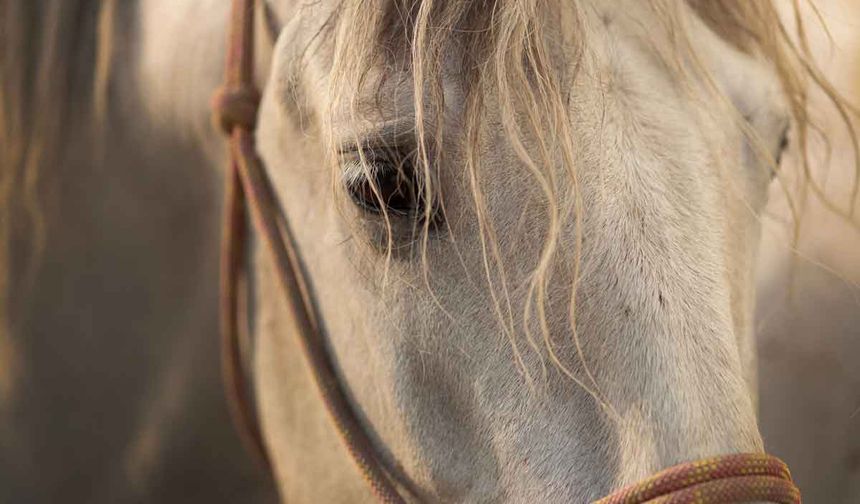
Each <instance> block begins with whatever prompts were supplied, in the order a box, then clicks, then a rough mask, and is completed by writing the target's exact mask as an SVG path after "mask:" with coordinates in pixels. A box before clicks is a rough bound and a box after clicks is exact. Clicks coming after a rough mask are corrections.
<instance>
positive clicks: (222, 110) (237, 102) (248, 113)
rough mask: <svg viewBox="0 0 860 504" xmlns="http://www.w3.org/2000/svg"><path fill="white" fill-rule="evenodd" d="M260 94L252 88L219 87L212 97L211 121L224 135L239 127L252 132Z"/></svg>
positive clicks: (255, 122) (255, 123)
mask: <svg viewBox="0 0 860 504" xmlns="http://www.w3.org/2000/svg"><path fill="white" fill-rule="evenodd" d="M259 105H260V93H259V92H258V91H257V90H256V89H255V88H254V87H253V86H240V87H237V88H233V87H230V88H228V87H221V88H219V89H218V90H217V91H215V94H214V95H213V96H212V120H213V122H214V123H215V124H216V125H217V126H218V127H219V128H221V130H222V131H224V133H226V134H228V135H229V134H231V133H232V132H233V128H235V127H237V126H238V127H240V128H244V129H245V130H246V131H254V128H255V127H256V126H257V110H258V108H259Z"/></svg>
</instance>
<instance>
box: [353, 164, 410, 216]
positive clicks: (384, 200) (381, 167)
mask: <svg viewBox="0 0 860 504" xmlns="http://www.w3.org/2000/svg"><path fill="white" fill-rule="evenodd" d="M363 155H364V158H365V161H366V163H367V164H369V165H370V166H369V169H368V170H367V171H368V173H369V176H361V177H358V178H357V179H356V180H353V181H350V182H348V183H347V190H348V191H349V195H350V197H351V198H352V201H353V202H354V203H355V204H356V205H358V206H359V207H360V208H362V209H363V210H365V211H367V212H371V213H375V214H382V213H383V210H384V213H387V214H393V215H401V216H406V215H414V216H418V217H419V218H420V217H421V216H423V214H424V197H423V191H422V189H421V188H420V187H419V186H418V181H417V177H416V174H415V166H414V164H413V162H412V157H411V156H410V155H404V154H402V153H399V152H392V151H383V152H380V151H373V150H367V151H365V152H364V153H363Z"/></svg>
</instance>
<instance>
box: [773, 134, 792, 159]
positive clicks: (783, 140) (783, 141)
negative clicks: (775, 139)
mask: <svg viewBox="0 0 860 504" xmlns="http://www.w3.org/2000/svg"><path fill="white" fill-rule="evenodd" d="M788 133H789V128H785V130H784V131H783V132H782V137H780V139H779V147H778V150H777V153H776V165H777V166H779V165H780V164H781V163H782V155H783V154H785V151H786V150H788Z"/></svg>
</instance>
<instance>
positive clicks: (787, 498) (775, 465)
mask: <svg viewBox="0 0 860 504" xmlns="http://www.w3.org/2000/svg"><path fill="white" fill-rule="evenodd" d="M254 11H255V1H254V0H233V3H232V11H231V21H230V35H229V41H228V54H227V65H226V78H225V83H224V85H223V86H222V87H221V88H220V89H219V90H218V91H217V92H216V93H215V95H214V96H213V99H212V110H213V119H214V121H215V123H216V124H217V125H218V126H219V127H220V128H221V129H222V130H223V131H224V133H225V134H226V135H227V136H228V137H229V141H230V166H229V170H228V172H227V174H226V177H225V180H226V187H225V211H224V231H223V235H222V241H221V296H220V299H221V301H220V302H221V319H222V320H221V323H222V339H221V350H222V352H221V356H222V369H223V374H224V382H225V388H226V390H227V395H228V399H229V403H230V406H231V412H232V414H233V417H234V421H235V422H236V423H237V424H238V426H239V427H240V431H241V432H242V433H243V435H244V437H245V441H246V442H247V444H248V445H249V446H250V448H251V449H252V451H253V452H254V453H256V454H257V457H258V458H259V460H260V461H261V462H262V463H263V464H264V465H265V466H266V467H267V469H268V471H269V473H270V474H271V475H272V476H273V477H274V475H275V473H274V468H273V466H272V463H271V460H270V459H269V456H268V452H267V450H266V446H265V443H264V441H263V437H262V434H261V432H260V429H259V424H258V423H257V420H256V415H255V413H254V406H253V404H252V401H251V399H250V390H249V388H248V385H247V383H246V379H245V374H244V372H243V369H242V357H241V348H240V347H241V344H240V331H239V319H240V317H239V309H240V303H239V291H240V289H239V285H240V283H241V280H242V278H243V277H244V276H245V273H246V272H245V271H244V268H245V265H246V261H245V249H246V240H247V230H246V229H245V221H246V212H248V210H250V214H251V220H252V222H253V225H254V228H255V230H256V232H257V233H258V234H259V235H260V236H262V238H263V242H264V243H265V244H266V247H267V249H268V250H269V253H270V254H271V256H272V258H273V261H274V265H275V269H276V272H277V277H278V282H279V284H280V286H281V290H282V292H283V295H284V297H285V298H286V300H287V302H288V305H289V307H290V309H291V310H292V312H293V315H294V318H295V320H296V326H297V330H298V335H297V336H298V340H299V342H300V347H301V349H302V353H303V354H304V357H305V359H306V360H307V362H308V366H309V369H310V371H311V374H312V376H313V379H314V383H315V385H316V387H317V389H318V391H319V393H320V396H321V397H322V399H323V403H324V404H325V407H326V410H327V412H328V414H329V417H330V418H331V420H332V423H333V424H334V426H335V428H336V430H337V432H338V434H339V437H340V439H341V441H342V442H343V444H344V446H345V447H346V448H347V451H348V452H349V454H350V457H351V458H352V459H353V461H354V462H355V464H356V466H357V467H358V469H359V471H360V472H361V474H362V476H363V477H364V479H365V480H366V481H367V482H368V484H369V486H370V488H371V490H372V491H373V494H374V495H375V496H376V497H377V498H378V500H379V501H380V502H383V503H391V504H398V503H403V502H406V499H405V498H404V497H403V496H401V493H400V491H399V490H398V488H401V487H399V486H398V485H397V484H396V483H395V481H394V479H393V478H392V477H391V475H390V474H389V472H387V471H386V469H385V467H384V466H383V464H382V458H381V457H380V456H379V454H378V453H377V451H376V449H375V447H374V445H373V443H372V442H371V439H370V436H369V435H368V433H367V432H366V431H365V429H364V428H363V426H362V425H361V423H360V422H359V421H358V419H357V417H356V415H355V412H354V411H353V409H352V406H351V405H350V403H349V401H348V400H347V396H346V394H345V392H344V389H343V387H342V385H341V382H340V380H339V378H338V376H337V374H336V372H335V370H334V366H333V365H332V363H331V360H330V359H329V357H328V354H327V352H326V349H325V340H324V335H323V333H322V331H321V329H320V325H319V322H318V319H317V314H316V309H315V305H314V302H313V298H312V296H311V294H310V291H309V290H308V288H307V285H308V284H307V281H306V280H305V277H304V275H303V269H302V265H301V259H300V256H299V254H298V250H297V248H296V246H295V242H294V239H293V234H292V232H291V230H290V227H289V224H288V223H287V221H286V218H285V217H284V216H282V214H281V213H280V207H279V205H278V202H277V198H276V196H275V191H274V190H273V188H272V186H271V182H270V181H269V178H268V176H267V175H266V170H265V167H264V166H263V162H262V160H261V159H260V157H259V156H258V154H257V151H256V146H255V142H254V133H255V129H256V122H257V112H258V108H259V102H260V93H259V92H258V91H257V89H256V87H255V86H254V75H253V61H254V57H253V56H254V54H253V52H254V36H253V29H254ZM409 500H410V501H416V499H414V498H410V499H409ZM750 502H774V503H777V504H800V491H799V490H798V489H797V487H796V486H794V483H793V482H792V480H791V475H790V473H789V471H788V467H787V466H786V465H785V463H783V462H782V461H781V460H779V459H778V458H776V457H773V456H771V455H767V454H763V453H744V454H732V455H724V456H718V457H713V458H708V459H702V460H698V461H695V462H689V463H686V464H681V465H678V466H675V467H672V468H669V469H666V470H664V471H661V472H659V473H657V474H656V475H654V476H652V477H650V478H648V479H646V480H644V481H641V482H639V483H636V484H634V485H631V486H629V487H626V488H622V489H621V490H618V491H616V492H614V493H612V494H610V495H609V496H607V497H604V498H602V499H599V500H598V501H595V503H594V504H723V503H750Z"/></svg>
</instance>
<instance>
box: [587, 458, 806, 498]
mask: <svg viewBox="0 0 860 504" xmlns="http://www.w3.org/2000/svg"><path fill="white" fill-rule="evenodd" d="M734 502H737V503H740V502H775V503H778V504H800V490H798V489H797V487H796V486H794V483H793V482H792V480H791V473H790V472H789V471H788V466H786V465H785V463H784V462H783V461H781V460H779V459H778V458H776V457H774V456H772V455H767V454H764V453H736V454H732V455H723V456H719V457H712V458H707V459H702V460H697V461H695V462H689V463H686V464H681V465H677V466H674V467H670V468H669V469H666V470H664V471H660V472H659V473H657V474H655V475H654V476H651V477H650V478H647V479H645V480H642V481H640V482H638V483H636V484H633V485H630V486H628V487H625V488H622V489H621V490H618V491H617V492H614V493H613V494H611V495H609V496H607V497H604V498H602V499H600V500H598V501H597V502H595V503H594V504H724V503H734Z"/></svg>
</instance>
